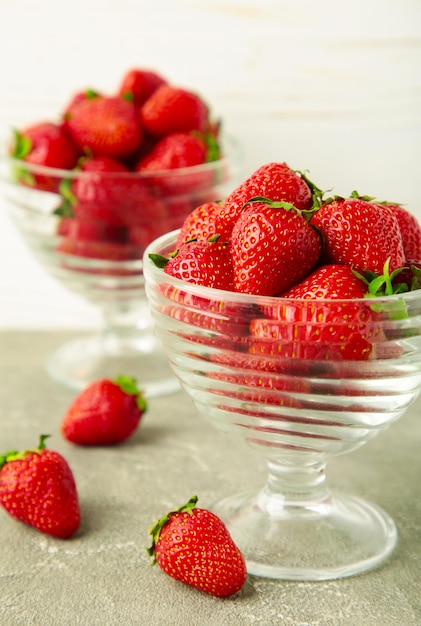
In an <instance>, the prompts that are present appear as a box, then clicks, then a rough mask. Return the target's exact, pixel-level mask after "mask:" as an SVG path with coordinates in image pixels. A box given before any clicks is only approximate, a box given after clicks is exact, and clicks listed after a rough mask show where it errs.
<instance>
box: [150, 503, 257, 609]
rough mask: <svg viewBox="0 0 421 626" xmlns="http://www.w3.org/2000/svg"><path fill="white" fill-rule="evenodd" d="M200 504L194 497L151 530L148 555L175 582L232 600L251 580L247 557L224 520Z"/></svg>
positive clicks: (163, 518) (168, 514) (159, 521)
mask: <svg viewBox="0 0 421 626" xmlns="http://www.w3.org/2000/svg"><path fill="white" fill-rule="evenodd" d="M196 502H197V496H193V497H192V498H190V500H189V501H188V502H187V504H185V505H184V506H182V507H180V508H179V509H176V510H174V511H170V512H169V513H167V515H165V516H164V517H162V518H161V519H160V520H158V521H157V522H156V523H155V524H154V525H153V526H152V527H151V529H150V530H149V534H150V535H151V536H152V546H151V547H150V548H148V550H147V552H148V554H149V556H151V557H152V564H154V563H158V565H159V567H160V568H161V569H162V570H163V571H164V572H165V573H166V574H168V576H171V578H174V579H176V580H179V581H181V582H182V583H185V584H186V585H190V586H191V587H194V588H195V589H199V590H200V591H204V592H205V593H208V594H210V595H213V596H216V597H218V598H225V597H228V596H232V595H233V594H235V593H237V592H238V591H239V590H240V589H241V587H242V586H243V585H244V583H245V580H246V577H247V570H246V564H245V560H244V557H243V555H242V554H241V552H240V550H239V549H238V547H237V546H236V545H235V543H234V541H233V540H232V537H231V535H230V534H229V532H228V530H227V528H226V526H225V524H224V523H223V522H222V521H221V519H220V518H219V517H217V516H216V515H215V514H214V513H212V512H211V511H208V510H206V509H201V508H196V506H195V505H196Z"/></svg>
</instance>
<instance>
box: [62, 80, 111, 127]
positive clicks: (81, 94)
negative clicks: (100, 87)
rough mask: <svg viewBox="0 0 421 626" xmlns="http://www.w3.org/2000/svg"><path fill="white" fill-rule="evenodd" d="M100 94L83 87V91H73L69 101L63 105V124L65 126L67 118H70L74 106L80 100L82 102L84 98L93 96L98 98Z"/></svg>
mask: <svg viewBox="0 0 421 626" xmlns="http://www.w3.org/2000/svg"><path fill="white" fill-rule="evenodd" d="M101 95H102V94H100V93H99V92H98V91H96V90H95V89H91V88H88V89H84V90H83V91H77V92H76V93H74V94H73V96H72V97H71V98H70V100H69V102H68V103H67V104H66V106H65V107H64V109H63V112H62V114H61V117H62V120H63V126H64V127H67V120H69V119H70V118H71V116H72V113H73V110H74V108H75V107H77V106H78V105H79V104H80V103H81V102H84V101H85V100H93V99H94V98H98V97H99V96H101Z"/></svg>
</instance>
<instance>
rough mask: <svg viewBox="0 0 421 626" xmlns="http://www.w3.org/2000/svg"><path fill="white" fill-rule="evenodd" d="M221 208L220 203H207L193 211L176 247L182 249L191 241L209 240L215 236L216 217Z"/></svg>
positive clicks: (187, 219)
mask: <svg viewBox="0 0 421 626" xmlns="http://www.w3.org/2000/svg"><path fill="white" fill-rule="evenodd" d="M219 208H220V205H219V203H218V202H205V203H204V204H200V205H199V206H197V207H196V208H195V209H193V211H191V213H190V214H189V215H188V216H187V217H186V219H185V220H184V223H183V225H182V227H181V229H180V233H179V235H178V237H177V242H176V247H177V248H179V247H181V245H182V244H183V243H185V242H186V241H189V240H190V239H209V238H210V237H212V236H213V235H215V234H216V231H215V216H216V215H217V213H218V211H219Z"/></svg>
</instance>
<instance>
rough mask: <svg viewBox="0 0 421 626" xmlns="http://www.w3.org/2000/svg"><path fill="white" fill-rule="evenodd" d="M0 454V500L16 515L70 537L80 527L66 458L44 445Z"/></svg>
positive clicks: (43, 529) (48, 531)
mask: <svg viewBox="0 0 421 626" xmlns="http://www.w3.org/2000/svg"><path fill="white" fill-rule="evenodd" d="M47 438H48V435H41V437H40V441H39V445H38V447H37V448H34V449H31V450H23V451H21V452H18V451H17V450H10V451H9V452H6V453H5V454H3V455H0V504H1V505H2V507H3V508H4V509H5V510H6V511H7V512H8V513H9V515H11V516H12V517H13V518H14V519H16V520H18V521H20V522H24V523H25V524H28V525H29V526H32V527H33V528H36V529H37V530H39V531H41V532H43V533H46V534H47V535H52V536H53V537H58V538H60V539H67V538H68V537H70V536H71V535H73V534H74V533H75V532H76V530H77V529H78V528H79V524H80V508H79V500H78V494H77V489H76V483H75V479H74V476H73V473H72V470H71V469H70V467H69V465H68V463H67V461H66V460H65V459H64V458H63V457H62V456H61V454H59V453H58V452H55V451H54V450H49V449H47V448H46V446H45V440H46V439H47Z"/></svg>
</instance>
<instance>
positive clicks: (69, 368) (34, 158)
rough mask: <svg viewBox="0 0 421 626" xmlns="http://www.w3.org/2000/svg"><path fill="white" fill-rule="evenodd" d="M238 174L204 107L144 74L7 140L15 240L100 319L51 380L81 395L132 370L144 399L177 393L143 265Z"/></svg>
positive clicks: (232, 145)
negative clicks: (152, 249)
mask: <svg viewBox="0 0 421 626" xmlns="http://www.w3.org/2000/svg"><path fill="white" fill-rule="evenodd" d="M237 167H238V148H237V144H236V142H235V141H234V140H232V139H230V138H229V137H228V136H227V135H225V133H223V132H222V130H221V123H220V121H219V120H215V119H214V118H213V117H212V113H211V109H210V107H209V105H208V104H207V103H206V102H205V100H204V99H203V97H202V96H200V95H199V94H198V93H196V92H195V91H193V90H191V89H187V88H185V87H180V86H178V85H175V84H173V83H172V82H169V81H168V80H166V79H165V78H163V77H162V76H161V75H160V74H158V73H157V72H155V71H152V70H147V69H142V68H134V69H131V70H129V71H127V72H126V73H125V74H124V75H123V76H122V78H121V81H120V84H119V85H118V87H117V88H116V90H115V92H114V93H111V94H109V93H107V94H106V93H101V92H99V91H98V90H95V89H83V90H81V91H79V92H76V93H74V94H73V95H72V96H71V97H70V98H69V101H68V102H67V103H66V104H65V105H64V106H63V108H62V110H61V111H59V112H58V116H57V119H56V120H54V121H53V120H49V119H48V120H44V121H39V122H34V123H32V124H30V125H27V126H25V127H23V128H13V129H11V130H10V133H9V136H8V137H7V138H6V141H5V146H4V149H3V154H2V156H1V158H0V185H1V188H2V192H3V196H4V200H5V206H6V208H7V209H8V212H9V214H10V216H11V219H12V221H13V222H14V224H15V225H16V227H17V231H18V232H19V233H20V235H21V236H22V237H23V238H24V240H25V242H26V243H27V245H28V247H29V249H30V251H31V252H32V253H33V254H34V256H35V257H36V258H37V260H38V261H39V262H40V263H41V265H42V266H43V267H44V268H45V269H46V270H47V271H48V272H49V273H50V274H51V275H52V276H53V277H54V278H55V279H57V280H58V281H59V282H60V283H62V284H63V285H64V286H65V287H66V288H68V289H69V290H71V291H73V292H75V293H76V294H78V295H80V296H82V297H83V298H84V299H85V300H88V301H89V302H90V303H91V304H93V305H94V306H98V307H99V308H100V310H101V318H102V324H101V326H102V327H101V329H99V331H98V333H96V334H95V336H93V337H92V338H90V340H89V341H88V342H87V341H84V340H82V339H80V341H79V340H77V341H76V342H72V343H71V344H65V345H64V346H63V347H62V348H60V349H59V350H58V351H57V352H56V353H55V354H54V355H53V356H52V357H51V359H50V360H49V363H48V365H47V369H48V371H49V372H50V374H51V375H52V376H53V378H54V379H56V380H59V381H60V382H63V383H64V384H66V385H68V386H71V387H72V388H77V389H81V388H84V387H85V386H86V385H87V384H88V383H89V382H91V381H92V380H95V379H97V378H101V377H103V376H109V377H113V376H116V375H118V374H119V372H121V371H131V372H132V373H133V374H134V375H136V376H138V377H139V378H140V379H142V381H143V383H144V388H145V389H146V391H147V394H148V395H151V394H154V395H158V394H160V393H163V392H167V393H168V392H170V391H171V390H174V389H175V390H177V388H178V384H177V381H174V376H173V375H172V373H171V371H170V370H169V367H168V365H167V363H166V362H161V359H162V360H163V356H162V350H161V349H160V346H159V344H158V342H157V340H156V337H155V334H154V332H153V329H152V324H151V320H150V314H149V310H148V304H147V302H146V298H145V293H144V278H143V263H142V255H143V252H144V250H145V248H146V246H147V245H148V244H149V243H150V242H151V241H152V240H153V239H154V238H156V237H158V236H159V235H161V234H163V233H166V232H168V231H169V230H173V229H174V228H178V227H180V226H181V224H182V223H183V221H184V219H185V218H186V216H187V215H189V214H190V213H191V211H192V210H193V209H194V208H195V207H196V206H198V205H200V204H202V203H203V202H209V201H215V200H218V199H219V198H221V197H223V196H224V195H225V185H227V184H229V183H230V181H232V178H233V176H235V175H236V172H237ZM126 357H127V361H124V362H123V361H122V359H123V358H124V359H126ZM142 357H145V358H147V367H145V363H146V362H145V361H144V360H143V359H142ZM135 361H136V364H135ZM142 363H143V365H142ZM167 383H168V384H167Z"/></svg>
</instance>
